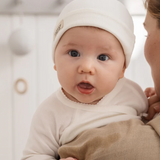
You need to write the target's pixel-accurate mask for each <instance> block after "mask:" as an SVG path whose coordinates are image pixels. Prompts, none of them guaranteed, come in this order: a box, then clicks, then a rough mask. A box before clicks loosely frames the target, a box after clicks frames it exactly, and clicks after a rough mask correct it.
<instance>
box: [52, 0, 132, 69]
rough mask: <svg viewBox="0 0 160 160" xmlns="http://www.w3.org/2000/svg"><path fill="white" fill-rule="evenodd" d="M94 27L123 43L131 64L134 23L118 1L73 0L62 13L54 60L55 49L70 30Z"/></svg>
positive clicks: (57, 26) (55, 36)
mask: <svg viewBox="0 0 160 160" xmlns="http://www.w3.org/2000/svg"><path fill="white" fill-rule="evenodd" d="M77 26H93V27H97V28H101V29H103V30H106V31H108V32H110V33H112V34H113V35H114V36H115V37H116V38H117V39H118V40H119V42H120V43H121V45H122V47H123V50H124V54H125V57H126V67H127V66H128V64H129V62H130V58H131V55H132V51H133V47H134V43H135V36H134V28H133V21H132V18H131V16H130V14H129V12H128V10H127V9H126V8H125V6H124V5H123V4H122V3H121V2H119V1H118V0H73V1H71V2H70V3H69V4H68V5H67V6H66V7H65V8H64V9H63V10H62V12H61V14H60V15H59V17H58V20H57V24H56V27H55V30H54V41H53V59H54V52H55V48H56V46H57V44H58V42H59V40H60V38H61V37H62V35H63V34H64V33H65V32H66V31H67V30H68V29H70V28H73V27H77Z"/></svg>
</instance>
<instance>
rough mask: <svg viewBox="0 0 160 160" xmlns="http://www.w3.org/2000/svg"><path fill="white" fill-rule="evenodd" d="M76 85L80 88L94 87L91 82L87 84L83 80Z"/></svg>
mask: <svg viewBox="0 0 160 160" xmlns="http://www.w3.org/2000/svg"><path fill="white" fill-rule="evenodd" d="M78 86H79V87H80V88H83V89H92V88H94V87H93V86H92V85H91V84H89V83H84V82H81V83H79V84H78Z"/></svg>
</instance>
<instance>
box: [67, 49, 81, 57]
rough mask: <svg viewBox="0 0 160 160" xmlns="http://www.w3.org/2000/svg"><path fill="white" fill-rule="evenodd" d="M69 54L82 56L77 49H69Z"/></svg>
mask: <svg viewBox="0 0 160 160" xmlns="http://www.w3.org/2000/svg"><path fill="white" fill-rule="evenodd" d="M69 55H70V56H72V57H80V54H79V53H78V52H77V51H76V50H71V51H69Z"/></svg>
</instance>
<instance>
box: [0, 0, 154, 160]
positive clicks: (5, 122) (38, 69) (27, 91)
mask: <svg viewBox="0 0 160 160" xmlns="http://www.w3.org/2000/svg"><path fill="white" fill-rule="evenodd" d="M70 1H71V0H5V1H3V0H0V160H20V159H21V157H22V151H23V149H24V147H25V144H26V141H27V138H28V133H29V128H30V123H31V120H32V116H33V114H34V112H35V110H36V108H37V107H38V106H39V104H40V103H41V102H42V101H43V100H44V99H46V98H47V97H48V96H49V95H50V94H51V93H53V92H54V91H56V90H57V89H58V88H59V87H60V85H59V83H58V80H57V76H56V72H55V71H54V69H53V61H52V41H53V28H54V26H55V23H56V20H57V15H58V14H59V13H60V11H61V10H62V8H63V7H64V6H65V5H66V4H67V3H69V2H70ZM121 2H122V3H124V4H125V5H126V7H127V8H128V10H129V12H130V13H131V15H132V17H133V21H134V26H135V29H134V32H135V35H136V44H135V48H134V52H133V56H132V59H131V63H130V65H129V67H128V68H127V70H126V73H125V76H126V77H127V78H129V79H131V80H133V81H135V82H137V83H138V84H139V85H140V86H141V87H142V89H143V90H144V89H145V88H146V87H151V86H153V82H152V79H151V73H150V68H149V66H148V64H147V62H146V61H145V58H144V49H143V48H144V43H145V39H146V37H145V35H146V31H145V30H144V28H143V22H144V19H145V14H146V11H145V9H144V7H143V0H121ZM19 46H21V47H19Z"/></svg>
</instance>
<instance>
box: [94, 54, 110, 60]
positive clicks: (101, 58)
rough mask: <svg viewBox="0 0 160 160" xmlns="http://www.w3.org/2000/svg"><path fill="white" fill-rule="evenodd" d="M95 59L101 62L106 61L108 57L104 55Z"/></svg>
mask: <svg viewBox="0 0 160 160" xmlns="http://www.w3.org/2000/svg"><path fill="white" fill-rule="evenodd" d="M97 59H99V60H101V61H107V60H108V59H109V57H108V56H107V55H105V54H101V55H99V56H98V57H97Z"/></svg>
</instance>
